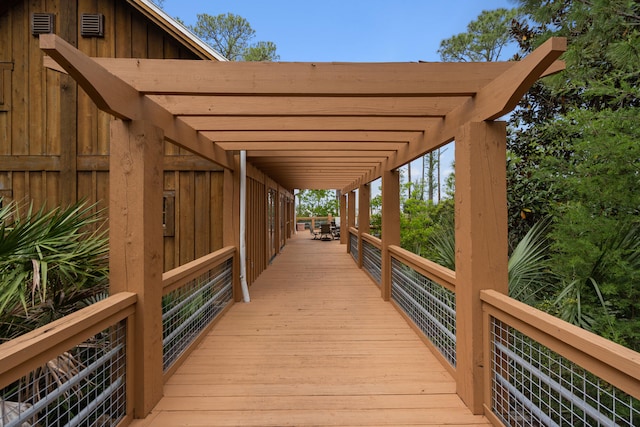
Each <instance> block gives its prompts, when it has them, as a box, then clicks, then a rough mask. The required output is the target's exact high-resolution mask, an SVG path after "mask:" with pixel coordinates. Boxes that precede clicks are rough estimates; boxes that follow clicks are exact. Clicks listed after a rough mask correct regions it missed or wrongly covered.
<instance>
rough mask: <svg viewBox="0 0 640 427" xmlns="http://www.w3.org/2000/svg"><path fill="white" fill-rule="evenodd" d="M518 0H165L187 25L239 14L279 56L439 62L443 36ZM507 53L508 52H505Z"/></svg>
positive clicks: (169, 10)
mask: <svg viewBox="0 0 640 427" xmlns="http://www.w3.org/2000/svg"><path fill="white" fill-rule="evenodd" d="M500 7H504V8H513V7H515V4H514V3H513V0H448V1H441V0H395V1H391V0H384V1H383V0H342V1H337V0H298V1H293V0H288V1H285V0H235V1H233V0H209V1H201V0H165V1H164V7H163V8H164V10H165V11H166V12H167V13H168V14H169V15H170V16H172V17H179V18H180V19H182V20H183V21H184V22H186V23H187V24H190V25H192V24H195V22H196V15H197V14H198V13H207V14H209V15H218V14H221V13H228V12H230V13H233V14H236V15H240V16H242V17H243V18H245V19H247V21H249V23H250V24H251V27H252V28H253V29H254V30H255V31H256V37H255V39H254V41H259V40H264V41H272V42H274V43H275V44H276V46H277V51H278V54H279V55H280V61H303V62H306V61H337V62H341V61H344V62H396V61H400V62H405V61H418V60H422V61H439V60H440V58H439V56H438V53H437V50H438V47H439V45H440V41H441V40H444V39H446V38H449V37H451V36H453V35H455V34H458V33H461V32H465V31H466V27H467V24H468V23H469V22H471V21H472V20H474V19H476V18H477V17H478V15H479V14H480V13H481V12H482V11H483V10H492V9H497V8H500ZM505 59H506V58H505Z"/></svg>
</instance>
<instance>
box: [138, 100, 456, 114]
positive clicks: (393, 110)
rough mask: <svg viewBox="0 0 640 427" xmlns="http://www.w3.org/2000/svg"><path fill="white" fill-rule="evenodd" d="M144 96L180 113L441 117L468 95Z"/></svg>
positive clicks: (172, 111) (175, 112)
mask: <svg viewBox="0 0 640 427" xmlns="http://www.w3.org/2000/svg"><path fill="white" fill-rule="evenodd" d="M148 96H149V98H150V99H153V100H154V101H155V102H157V103H158V104H160V105H162V106H163V107H165V108H166V109H167V110H169V111H170V112H171V113H173V114H175V115H180V116H190V115H193V116H198V115H205V116H344V115H346V116H382V117H385V116H405V117H442V116H444V115H445V114H447V113H448V112H450V111H451V110H453V109H454V108H456V107H457V106H459V105H460V104H462V103H463V102H465V101H466V100H467V99H468V96H452V97H443V96H422V97H417V96H415V97H414V96H386V97H383V96H276V95H272V96H249V95H247V96H233V95H230V96H203V95H201V96H196V95H188V96H187V95H183V96H179V95H148Z"/></svg>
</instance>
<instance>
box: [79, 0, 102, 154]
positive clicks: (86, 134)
mask: <svg viewBox="0 0 640 427" xmlns="http://www.w3.org/2000/svg"><path fill="white" fill-rule="evenodd" d="M96 7H97V6H96V2H95V1H94V0H78V12H79V13H82V12H85V11H90V10H96ZM78 49H79V50H80V51H82V52H83V53H85V54H86V55H87V56H92V57H95V56H97V42H96V39H95V38H94V37H80V38H79V39H78ZM81 92H82V97H81V99H80V102H79V106H78V107H79V108H78V109H79V120H78V127H79V129H80V130H79V134H80V135H81V140H80V147H79V152H80V153H81V154H89V155H96V154H99V153H100V152H99V151H98V117H99V115H100V114H101V113H100V112H99V110H98V107H96V105H95V103H94V102H93V101H92V100H91V99H90V98H89V96H88V95H87V94H86V93H85V92H84V91H81Z"/></svg>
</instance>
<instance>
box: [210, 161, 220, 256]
mask: <svg viewBox="0 0 640 427" xmlns="http://www.w3.org/2000/svg"><path fill="white" fill-rule="evenodd" d="M222 177H223V174H222V173H221V172H218V171H216V172H212V173H211V193H210V197H211V216H210V218H211V237H210V239H211V249H212V251H216V250H218V249H222Z"/></svg>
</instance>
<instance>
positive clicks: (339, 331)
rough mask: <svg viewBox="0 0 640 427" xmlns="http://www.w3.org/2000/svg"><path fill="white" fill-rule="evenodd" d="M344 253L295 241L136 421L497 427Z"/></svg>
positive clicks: (334, 246) (331, 245) (333, 245)
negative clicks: (474, 408) (461, 393)
mask: <svg viewBox="0 0 640 427" xmlns="http://www.w3.org/2000/svg"><path fill="white" fill-rule="evenodd" d="M345 252H346V251H345V246H341V245H340V244H339V242H338V241H331V242H323V241H317V240H315V241H314V240H311V239H310V237H308V235H307V233H301V234H300V235H298V237H296V238H294V239H291V240H289V242H288V244H287V246H286V247H285V248H284V250H283V251H282V254H281V255H280V256H278V257H277V258H276V259H275V260H274V261H273V264H272V265H271V266H270V267H269V268H268V269H267V270H266V271H265V272H264V273H263V274H262V275H261V276H260V277H259V278H258V279H257V281H256V282H255V284H254V285H253V286H252V287H251V289H250V293H251V303H249V304H242V303H239V304H235V305H234V306H232V307H231V309H230V310H229V312H228V313H227V314H226V316H225V317H224V318H223V319H221V320H220V321H219V322H218V324H217V325H216V326H215V327H214V329H213V330H212V331H211V332H210V333H209V335H208V336H207V337H206V339H205V340H204V341H203V342H202V343H201V344H200V346H199V348H198V349H197V350H196V351H194V352H193V353H192V355H191V356H190V357H189V358H188V359H187V361H186V362H185V364H184V365H183V366H181V367H180V368H179V369H178V370H177V371H176V373H175V374H174V375H173V376H172V377H171V378H170V379H169V381H168V382H167V383H166V384H165V387H164V398H163V399H162V400H161V401H160V403H159V404H158V405H157V406H156V407H155V409H154V410H153V412H152V414H151V415H150V416H149V417H147V418H146V419H145V420H139V421H136V422H134V424H133V425H135V426H153V427H161V426H177V425H201V426H205V425H206V426H218V425H220V426H225V425H226V426H310V425H313V426H320V425H326V426H356V425H357V426H383V425H385V426H402V425H443V424H446V425H461V426H462V425H464V426H475V425H483V426H486V425H489V422H488V421H487V419H486V418H484V417H482V416H475V415H472V414H471V412H470V411H469V410H468V409H467V408H466V407H465V406H464V404H463V403H462V401H461V400H460V399H459V398H458V396H457V395H456V394H455V382H454V380H453V378H452V377H451V375H450V374H449V373H448V372H447V371H446V370H445V369H444V367H443V366H441V365H440V363H439V362H438V361H437V359H436V358H435V357H434V356H433V355H432V354H431V353H430V351H429V350H428V349H427V348H426V347H425V346H424V344H423V343H422V341H421V340H420V339H419V338H418V337H417V336H416V334H415V333H414V332H413V330H412V329H411V328H410V327H409V326H408V325H407V324H406V322H405V321H404V319H403V318H402V317H401V316H400V314H399V313H397V312H396V311H395V309H394V308H393V307H392V306H391V304H388V303H385V302H384V301H383V300H382V299H381V298H380V290H379V289H378V288H377V287H376V286H375V285H374V284H373V283H372V282H371V281H370V279H369V278H368V276H367V275H366V274H365V273H364V272H362V271H361V270H358V269H357V268H356V266H355V264H354V262H353V260H352V259H351V257H350V256H349V255H347V254H346V253H345Z"/></svg>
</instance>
